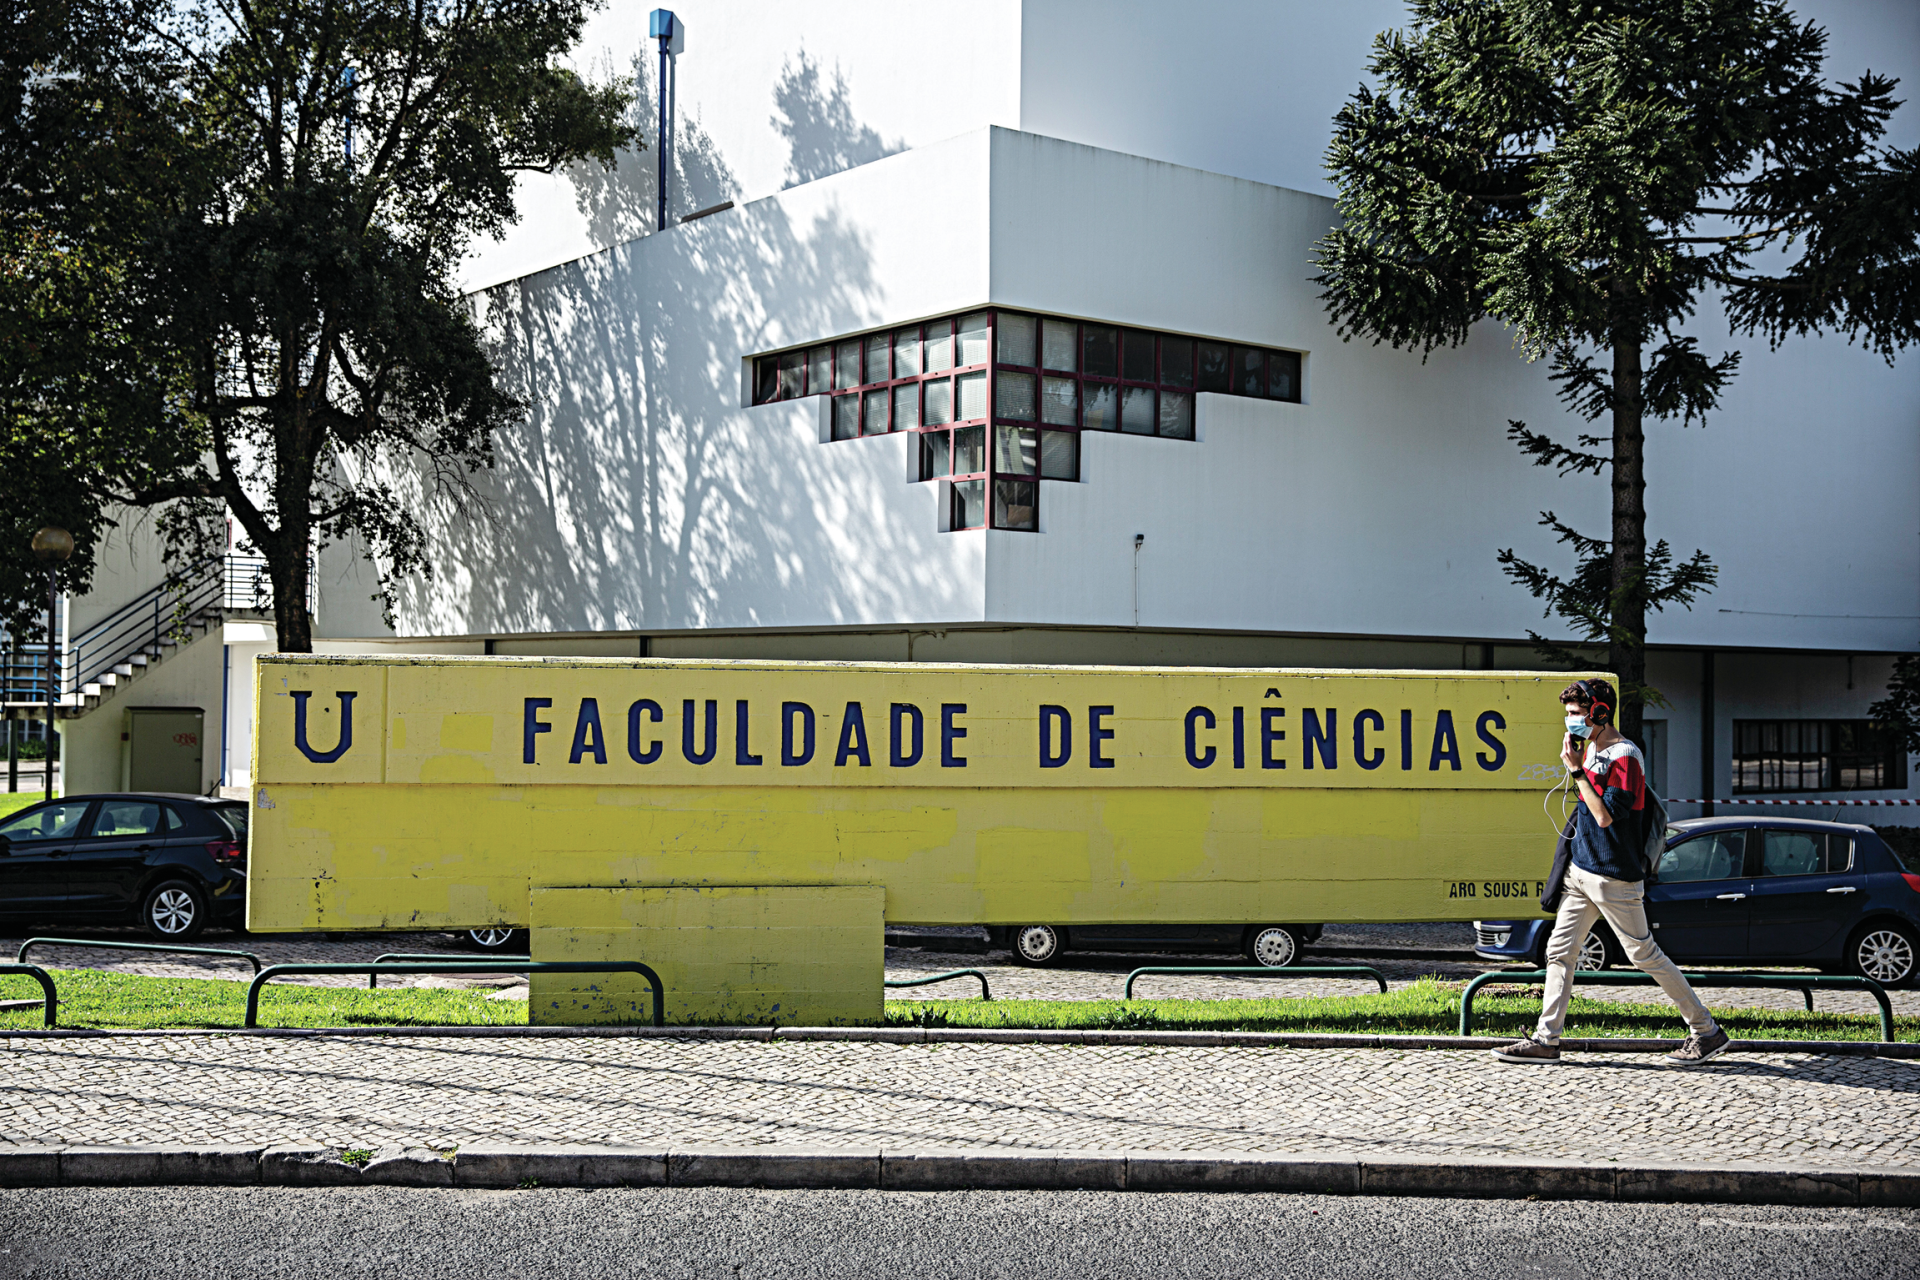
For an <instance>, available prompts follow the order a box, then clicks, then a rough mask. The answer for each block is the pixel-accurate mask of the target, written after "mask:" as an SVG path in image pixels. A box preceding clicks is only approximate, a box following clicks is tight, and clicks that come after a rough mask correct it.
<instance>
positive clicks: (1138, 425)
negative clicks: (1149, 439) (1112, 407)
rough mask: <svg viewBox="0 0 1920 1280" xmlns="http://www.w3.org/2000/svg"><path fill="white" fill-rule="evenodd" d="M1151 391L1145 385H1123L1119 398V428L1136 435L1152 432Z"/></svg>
mask: <svg viewBox="0 0 1920 1280" xmlns="http://www.w3.org/2000/svg"><path fill="white" fill-rule="evenodd" d="M1154 426H1155V423H1154V418H1153V391H1152V390H1151V389H1150V388H1147V387H1123V388H1122V389H1121V398H1120V429H1121V430H1122V431H1130V432H1132V433H1133V434H1134V435H1138V436H1150V435H1152V434H1153V433H1154Z"/></svg>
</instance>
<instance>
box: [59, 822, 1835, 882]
mask: <svg viewBox="0 0 1920 1280" xmlns="http://www.w3.org/2000/svg"><path fill="white" fill-rule="evenodd" d="M96 825H97V823H96ZM1826 869H1827V836H1826V833H1825V832H1824V831H1769V832H1767V833H1766V841H1765V843H1764V844H1762V845H1761V847H1760V874H1761V875H1763V876H1817V875H1821V874H1823V873H1825V871H1826Z"/></svg>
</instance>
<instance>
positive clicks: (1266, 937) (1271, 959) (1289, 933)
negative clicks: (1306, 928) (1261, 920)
mask: <svg viewBox="0 0 1920 1280" xmlns="http://www.w3.org/2000/svg"><path fill="white" fill-rule="evenodd" d="M1246 950H1247V959H1249V960H1251V961H1253V962H1254V963H1255V964H1257V965H1260V966H1262V967H1263V968H1267V969H1284V968H1286V967H1287V966H1288V965H1290V964H1292V963H1293V962H1294V961H1296V960H1298V959H1299V958H1300V933H1299V931H1298V930H1297V929H1291V928H1289V927H1287V926H1286V925H1284V924H1263V925H1259V926H1257V927H1255V928H1252V929H1249V930H1247V948H1246Z"/></svg>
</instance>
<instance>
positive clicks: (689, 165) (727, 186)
mask: <svg viewBox="0 0 1920 1280" xmlns="http://www.w3.org/2000/svg"><path fill="white" fill-rule="evenodd" d="M652 61H653V60H652V59H651V58H650V57H649V56H647V55H645V54H640V55H638V56H636V57H635V58H634V59H633V62H632V64H631V65H630V66H629V67H628V68H627V70H628V72H629V73H630V74H631V75H632V76H633V85H634V101H633V105H632V106H631V107H630V108H628V111H627V121H626V122H627V123H628V124H630V125H632V126H633V127H634V128H636V129H638V130H640V133H641V136H642V137H644V138H645V139H646V140H647V148H648V149H647V150H644V151H643V150H640V149H639V148H635V147H630V148H627V149H626V150H623V151H621V152H619V153H618V154H617V155H616V156H615V157H614V159H615V164H614V167H613V168H611V169H608V168H604V167H602V166H601V165H598V164H593V163H582V164H576V165H572V166H570V167H569V168H568V169H567V170H566V175H565V176H566V179H567V181H568V182H569V183H571V184H572V186H573V202H574V207H575V208H577V209H578V210H579V211H580V215H581V216H582V217H583V218H585V219H586V221H587V229H588V235H589V237H590V238H591V240H592V242H593V243H594V244H600V245H615V244H621V243H624V242H625V241H628V240H633V239H636V238H638V237H640V236H644V235H648V234H650V233H652V232H654V231H657V230H659V228H658V227H656V226H654V220H655V218H656V216H657V212H658V211H657V209H656V202H657V201H658V199H659V191H660V153H659V151H658V149H657V148H658V147H659V145H660V139H659V137H658V134H659V121H660V107H659V102H660V99H659V97H658V96H657V94H658V90H657V87H656V86H655V84H654V68H653V65H652ZM598 74H599V76H600V78H601V79H602V80H608V79H611V78H612V76H613V64H612V60H611V58H608V59H607V61H606V63H605V65H603V66H602V67H600V68H599V69H598ZM739 197H740V184H739V183H738V182H737V181H736V180H735V179H734V175H733V172H732V171H731V170H730V169H729V168H728V167H727V164H726V161H724V160H723V159H721V157H720V151H719V148H718V147H716V146H715V145H714V141H713V139H712V137H710V136H709V135H708V134H707V131H706V130H704V129H702V128H701V127H700V125H699V122H698V121H693V120H688V119H686V118H684V117H682V118H681V119H680V120H678V121H676V122H675V125H674V139H673V181H672V182H671V183H670V184H669V186H668V192H667V218H668V222H669V224H670V225H671V224H673V223H674V222H675V221H676V220H677V219H678V218H680V217H682V216H684V215H685V214H688V213H692V212H693V211H695V210H697V209H710V208H712V207H713V206H714V205H716V204H723V203H725V202H726V201H728V200H737V199H739Z"/></svg>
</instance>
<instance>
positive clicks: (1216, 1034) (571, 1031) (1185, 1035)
mask: <svg viewBox="0 0 1920 1280" xmlns="http://www.w3.org/2000/svg"><path fill="white" fill-rule="evenodd" d="M167 1036H267V1037H279V1038H282V1039H295V1040H303V1039H304V1040H311V1039H321V1038H325V1039H332V1038H350V1039H372V1040H382V1039H406V1040H415V1039H482V1040H495V1039H503V1040H510V1039H536V1040H538V1039H586V1040H607V1039H620V1040H626V1039H631V1040H747V1041H757V1042H759V1043H762V1044H765V1043H768V1042H770V1041H776V1040H777V1041H786V1042H791V1043H803V1042H809V1041H838V1042H841V1043H846V1044H1077V1045H1159V1046H1163V1047H1167V1048H1198V1049H1217V1048H1226V1047H1233V1046H1238V1047H1242V1048H1267V1049H1399V1050H1406V1049H1491V1048H1494V1047H1495V1046H1497V1045H1503V1044H1510V1043H1511V1042H1512V1040H1513V1037H1512V1036H1366V1035H1317V1034H1312V1033H1302V1032H1287V1031H1044V1030H1020V1029H999V1030H986V1029H974V1028H967V1027H256V1028H254V1029H252V1030H246V1029H243V1028H238V1027H222V1028H209V1029H205V1030H198V1029H190V1030H179V1029H174V1030H163V1031H96V1030H80V1029H73V1030H63V1029H61V1028H58V1027H56V1028H54V1029H53V1030H51V1031H48V1030H30V1029H24V1028H23V1029H21V1030H17V1031H0V1043H4V1042H5V1041H8V1040H101V1039H114V1038H124V1039H138V1038H141V1037H167ZM1560 1047H1561V1048H1563V1049H1565V1050H1566V1051H1567V1052H1569V1053H1671V1052H1672V1051H1673V1050H1675V1049H1677V1048H1679V1047H1680V1041H1679V1040H1678V1039H1673V1040H1642V1039H1628V1038H1626V1037H1624V1036H1623V1037H1596V1038H1593V1039H1574V1038H1571V1037H1569V1038H1567V1039H1564V1040H1562V1041H1561V1042H1560ZM1727 1052H1728V1053H1805V1054H1818V1055H1824V1056H1828V1057H1848V1058H1907V1059H1920V1043H1909V1042H1901V1043H1897V1044H1896V1043H1889V1042H1887V1041H1880V1040H1735V1041H1734V1042H1733V1043H1732V1044H1731V1045H1729V1046H1728V1048H1727Z"/></svg>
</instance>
